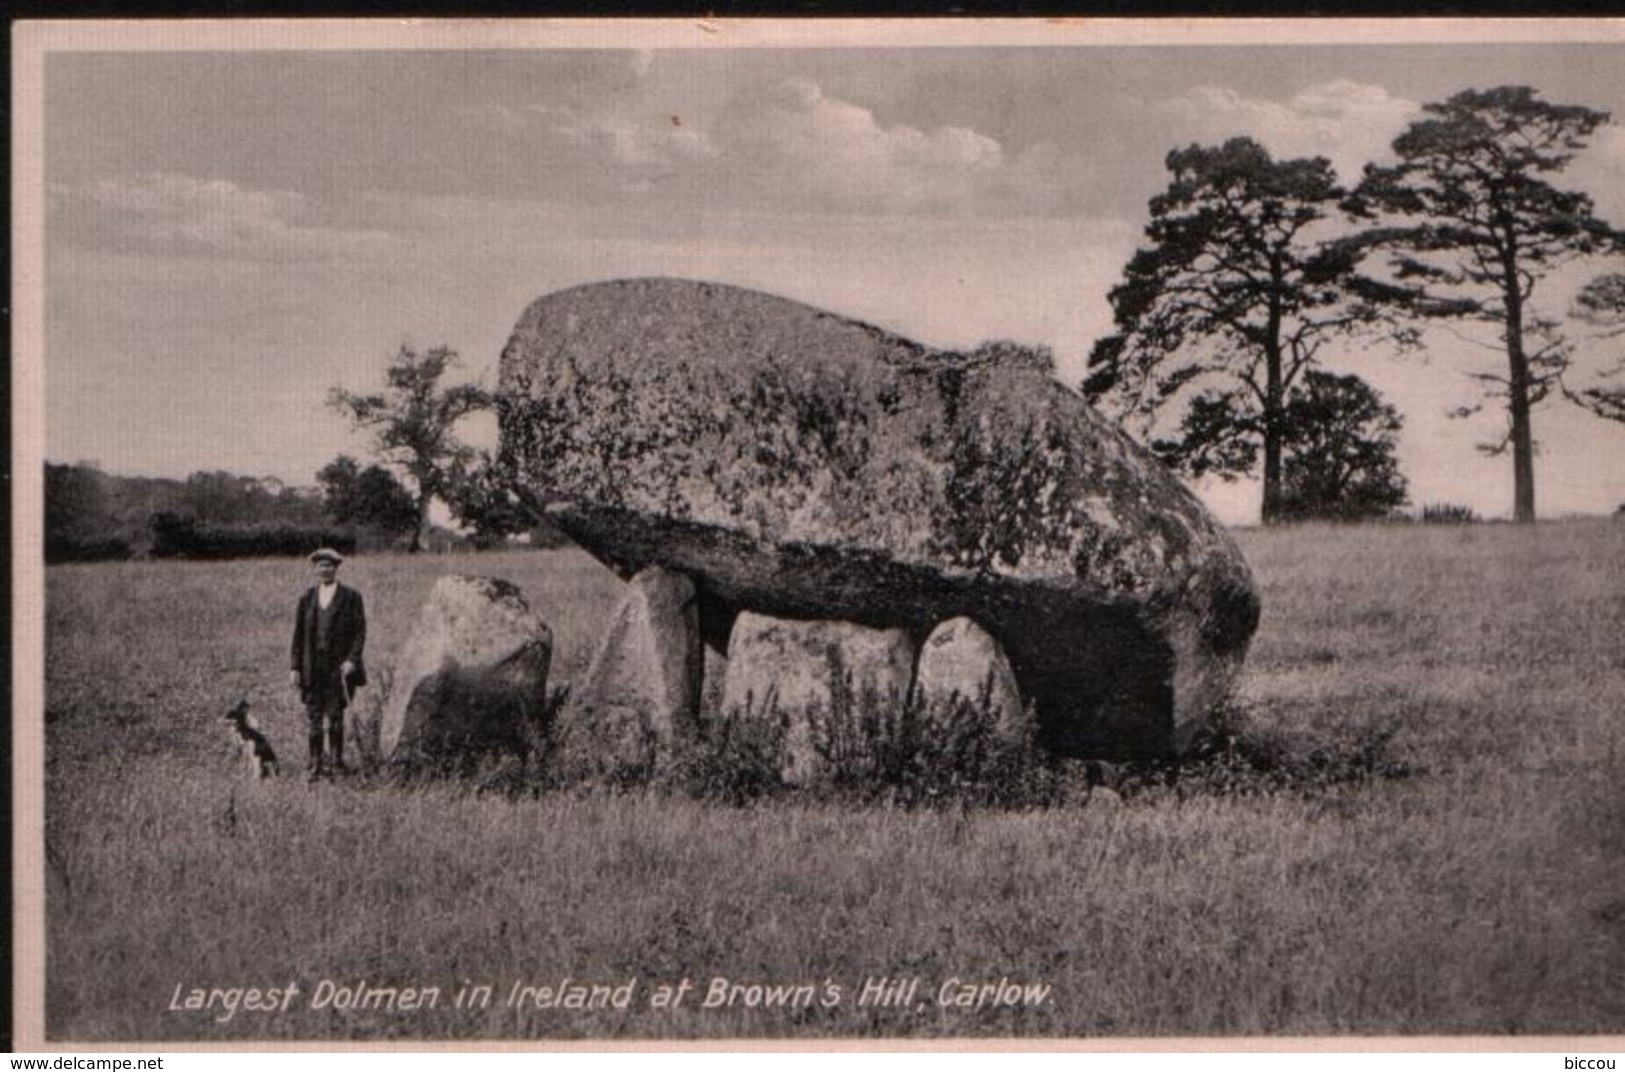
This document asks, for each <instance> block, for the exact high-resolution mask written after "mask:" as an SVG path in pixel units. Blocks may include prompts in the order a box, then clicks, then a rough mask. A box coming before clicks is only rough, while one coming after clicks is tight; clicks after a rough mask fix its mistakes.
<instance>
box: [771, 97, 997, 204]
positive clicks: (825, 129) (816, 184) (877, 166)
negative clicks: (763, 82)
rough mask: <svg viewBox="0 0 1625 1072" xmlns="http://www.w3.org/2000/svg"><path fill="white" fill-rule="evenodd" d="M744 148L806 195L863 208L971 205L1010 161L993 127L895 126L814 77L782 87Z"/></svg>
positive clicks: (791, 188)
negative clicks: (991, 132)
mask: <svg viewBox="0 0 1625 1072" xmlns="http://www.w3.org/2000/svg"><path fill="white" fill-rule="evenodd" d="M740 148H741V149H742V150H744V151H745V152H747V153H750V154H751V155H755V156H757V157H759V158H760V160H761V161H762V163H763V164H764V165H765V167H766V168H767V169H768V170H769V171H770V172H771V173H772V174H773V176H774V177H775V180H776V181H778V182H779V183H781V184H782V186H783V187H785V188H788V189H789V190H791V191H794V192H798V193H799V194H801V195H802V196H803V197H804V198H810V199H812V200H813V201H815V202H819V203H822V204H824V205H825V206H827V207H838V208H844V209H859V210H863V209H874V210H886V211H909V210H913V209H921V208H932V209H943V208H966V207H969V205H970V204H971V203H972V202H973V201H974V200H975V199H976V198H977V195H978V194H979V192H981V191H982V190H983V189H985V188H986V186H987V185H988V183H989V181H990V180H993V179H996V178H997V177H998V176H999V175H1000V174H1001V173H1002V172H1003V171H1004V170H1005V169H1006V168H1007V166H1008V164H1009V161H1008V159H1007V157H1006V154H1005V152H1004V149H1003V147H1002V146H1001V145H1000V144H999V142H998V141H996V140H994V139H993V138H990V137H988V136H987V135H985V134H981V133H979V132H977V131H975V130H971V129H970V128H968V127H961V126H942V127H937V128H935V129H933V130H922V129H919V128H917V127H911V126H907V125H904V124H895V125H891V126H887V125H885V124H883V123H882V122H880V121H879V120H878V119H877V118H876V116H875V115H874V113H873V112H872V111H870V110H869V109H867V108H864V107H862V106H860V105H857V104H853V103H850V102H848V101H843V100H839V99H837V98H834V97H830V96H827V95H826V94H825V93H824V91H823V90H822V89H821V88H820V87H819V86H818V85H817V83H815V82H813V81H811V80H810V79H806V78H791V79H787V80H785V81H784V82H781V83H780V84H779V85H778V86H777V87H776V88H775V89H774V91H773V93H772V95H771V96H770V97H769V98H768V99H767V101H766V102H765V107H764V108H763V111H762V113H761V115H760V117H759V118H758V119H757V120H756V121H755V122H754V123H750V124H748V126H747V129H746V134H745V144H743V145H741V146H740Z"/></svg>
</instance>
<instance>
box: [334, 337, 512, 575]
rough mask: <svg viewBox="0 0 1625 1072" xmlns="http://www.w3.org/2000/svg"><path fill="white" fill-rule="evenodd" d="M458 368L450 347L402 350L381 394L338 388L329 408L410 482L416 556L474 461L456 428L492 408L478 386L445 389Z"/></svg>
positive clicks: (471, 450)
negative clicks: (369, 437) (433, 514)
mask: <svg viewBox="0 0 1625 1072" xmlns="http://www.w3.org/2000/svg"><path fill="white" fill-rule="evenodd" d="M457 364H458V361H457V354H456V352H455V351H453V350H451V349H449V348H447V347H445V346H437V347H435V348H433V349H431V350H426V351H424V352H423V353H421V354H420V353H418V352H417V351H415V350H413V349H412V348H411V347H409V346H405V345H402V346H401V348H400V352H399V353H397V354H396V355H395V357H394V359H393V360H391V361H390V364H389V368H388V369H387V370H386V372H385V374H384V376H385V384H384V390H383V391H382V392H381V393H378V394H369V395H358V394H353V393H351V392H349V391H346V390H344V389H342V388H338V387H335V388H333V390H332V391H331V392H330V393H329V395H328V404H329V405H331V406H332V407H333V408H334V409H336V410H338V411H339V412H341V413H343V414H344V415H345V416H347V417H348V418H349V419H350V421H351V423H352V424H353V425H354V426H355V427H357V428H366V429H370V430H371V431H372V433H373V448H374V450H375V451H376V452H377V454H378V456H379V458H381V459H382V460H383V461H384V462H386V463H387V464H389V465H393V466H395V467H396V468H397V469H399V470H400V471H402V472H404V473H405V474H406V475H407V477H408V478H409V479H410V480H411V482H412V485H413V504H414V507H415V514H416V520H415V524H414V526H413V529H412V545H411V548H410V550H412V551H418V550H420V549H421V548H422V537H423V529H424V526H425V525H426V524H427V522H428V518H429V505H430V504H431V503H432V502H434V500H435V499H437V498H438V499H441V500H442V501H444V500H445V499H446V498H447V496H448V494H449V487H450V481H451V480H452V478H453V475H454V474H455V473H456V472H457V471H458V468H459V467H460V466H467V465H469V464H470V462H471V461H472V459H473V457H474V451H473V449H472V448H470V447H468V446H466V445H464V444H463V443H462V442H461V441H460V440H458V438H457V436H456V432H455V428H456V425H457V423H458V422H459V421H461V420H462V419H463V418H464V417H466V416H468V415H469V414H471V413H475V412H477V411H480V410H484V409H488V408H489V407H490V406H491V397H490V394H489V393H488V392H487V391H486V390H485V389H484V388H483V387H480V386H478V385H477V384H458V385H454V386H450V387H444V386H442V385H441V382H440V381H441V379H442V377H444V376H445V374H446V373H447V371H449V370H450V369H452V368H454V367H455V366H456V365H457Z"/></svg>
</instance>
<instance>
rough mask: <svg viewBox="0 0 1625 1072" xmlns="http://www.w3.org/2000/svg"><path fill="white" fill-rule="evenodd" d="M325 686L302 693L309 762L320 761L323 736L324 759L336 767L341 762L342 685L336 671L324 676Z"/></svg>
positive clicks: (316, 762) (318, 765)
mask: <svg viewBox="0 0 1625 1072" xmlns="http://www.w3.org/2000/svg"><path fill="white" fill-rule="evenodd" d="M325 677H326V680H325V681H324V682H323V684H325V685H327V686H328V687H326V688H321V687H318V688H315V689H312V690H311V691H310V692H308V693H306V694H305V718H306V720H307V721H308V723H309V742H310V765H311V766H312V767H313V768H314V767H320V766H321V765H322V763H323V747H322V746H323V743H324V737H325V743H326V750H325V751H326V758H327V759H331V760H332V761H333V763H334V765H336V766H342V765H343V763H344V693H343V691H342V690H343V688H344V686H343V685H342V684H341V683H340V682H339V681H338V674H337V672H336V671H335V672H334V673H332V674H328V675H325Z"/></svg>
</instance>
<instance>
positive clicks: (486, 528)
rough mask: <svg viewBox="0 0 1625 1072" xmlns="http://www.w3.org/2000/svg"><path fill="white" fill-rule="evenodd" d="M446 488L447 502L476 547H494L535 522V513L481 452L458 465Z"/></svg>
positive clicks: (528, 529) (484, 453) (525, 530)
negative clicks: (469, 460)
mask: <svg viewBox="0 0 1625 1072" xmlns="http://www.w3.org/2000/svg"><path fill="white" fill-rule="evenodd" d="M448 487H449V489H450V490H449V493H448V494H449V498H448V500H447V505H448V506H450V507H451V512H452V513H453V514H454V515H456V517H457V520H459V521H461V522H462V523H463V524H464V525H467V526H468V527H469V528H470V529H472V530H473V541H474V546H476V547H479V548H487V547H494V546H496V545H497V544H499V543H501V542H502V541H503V540H505V539H507V538H508V537H509V536H515V535H518V534H519V533H521V532H529V531H530V530H532V529H533V528H535V527H536V525H537V522H538V518H537V517H536V514H535V513H534V512H533V511H531V510H529V509H527V508H526V507H525V506H524V504H522V503H521V502H520V501H519V498H518V496H516V495H514V494H513V492H512V491H511V490H510V481H509V480H508V479H507V478H506V477H505V476H504V475H503V474H502V472H501V471H500V469H499V468H498V467H497V463H496V462H495V461H493V460H492V458H491V456H490V455H489V454H487V453H486V452H484V451H481V452H480V453H479V455H478V456H477V458H476V459H475V460H474V461H473V462H471V463H467V464H462V465H459V466H458V467H457V468H456V470H455V471H454V473H453V474H452V479H451V480H450V481H449V482H448Z"/></svg>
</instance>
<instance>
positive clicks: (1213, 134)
mask: <svg viewBox="0 0 1625 1072" xmlns="http://www.w3.org/2000/svg"><path fill="white" fill-rule="evenodd" d="M1159 109H1160V110H1161V111H1162V112H1163V113H1164V114H1165V115H1167V116H1170V117H1172V118H1173V119H1174V120H1175V121H1176V122H1177V123H1178V124H1179V125H1180V126H1182V127H1183V128H1185V129H1186V130H1188V131H1189V134H1188V136H1190V137H1193V138H1195V139H1197V140H1199V141H1210V142H1216V141H1222V140H1223V139H1225V138H1229V137H1233V136H1235V135H1238V134H1245V135H1248V136H1250V137H1252V138H1254V139H1256V140H1257V141H1259V142H1260V143H1262V144H1263V145H1264V146H1265V147H1266V148H1268V149H1269V150H1270V152H1271V153H1273V154H1275V155H1276V156H1278V157H1284V158H1291V157H1303V156H1324V157H1327V158H1329V159H1330V160H1331V162H1332V164H1333V166H1335V167H1336V168H1337V173H1338V175H1339V176H1340V177H1342V179H1343V180H1344V181H1345V182H1352V181H1355V180H1357V179H1358V178H1359V176H1360V172H1361V170H1362V169H1363V168H1364V166H1365V164H1366V163H1367V162H1369V161H1372V160H1377V159H1381V158H1386V157H1388V156H1389V146H1390V144H1391V143H1392V142H1393V139H1394V138H1395V137H1396V136H1397V135H1398V134H1399V133H1400V132H1401V131H1403V130H1404V129H1405V125H1406V124H1407V123H1408V122H1410V121H1411V120H1412V119H1414V118H1416V117H1417V116H1419V115H1420V114H1421V105H1419V104H1418V103H1417V102H1415V101H1411V100H1407V99H1405V98H1403V97H1396V96H1394V95H1393V94H1391V93H1389V92H1388V90H1387V89H1385V88H1383V87H1382V86H1377V85H1371V84H1368V83H1363V82H1353V81H1349V80H1347V79H1339V80H1336V81H1332V82H1322V83H1320V84H1318V85H1313V86H1309V87H1308V88H1306V89H1304V90H1302V91H1301V92H1299V93H1297V94H1295V95H1294V96H1292V97H1289V98H1287V99H1286V100H1274V99H1270V98H1264V97H1247V96H1243V95H1242V94H1240V93H1238V92H1236V91H1235V90H1233V89H1227V88H1224V87H1222V86H1198V87H1196V88H1194V89H1191V90H1189V91H1188V92H1186V93H1184V94H1181V95H1180V96H1178V97H1175V98H1173V99H1172V100H1168V101H1164V102H1162V104H1160V105H1159Z"/></svg>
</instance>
